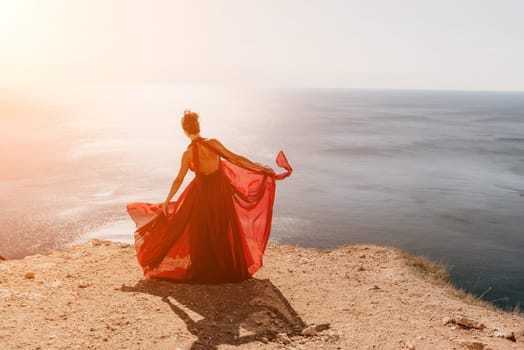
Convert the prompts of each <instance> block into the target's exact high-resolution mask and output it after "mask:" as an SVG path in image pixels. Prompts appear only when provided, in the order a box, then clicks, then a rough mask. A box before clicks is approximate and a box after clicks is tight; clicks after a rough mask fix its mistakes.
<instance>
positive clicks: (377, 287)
mask: <svg viewBox="0 0 524 350" xmlns="http://www.w3.org/2000/svg"><path fill="white" fill-rule="evenodd" d="M369 290H380V287H379V286H377V285H376V284H375V285H373V287H370V288H369Z"/></svg>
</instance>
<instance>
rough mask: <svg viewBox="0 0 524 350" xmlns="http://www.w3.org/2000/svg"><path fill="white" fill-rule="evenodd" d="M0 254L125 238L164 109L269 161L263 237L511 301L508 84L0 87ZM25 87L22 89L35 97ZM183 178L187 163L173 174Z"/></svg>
mask: <svg viewBox="0 0 524 350" xmlns="http://www.w3.org/2000/svg"><path fill="white" fill-rule="evenodd" d="M0 93H1V94H2V96H1V97H0V118H1V122H2V128H1V129H0V136H1V139H0V162H1V163H0V164H1V172H0V191H1V194H2V195H1V197H0V207H1V208H2V210H1V211H0V222H1V223H2V228H3V230H2V231H1V232H0V241H1V242H2V248H1V250H0V254H1V255H4V256H6V257H8V258H18V257H22V256H25V255H28V254H34V253H39V252H40V253H41V252H45V251H47V250H49V249H56V248H62V247H66V246H68V245H71V244H74V243H76V242H81V241H85V240H87V239H89V238H92V237H99V238H104V239H112V240H117V241H124V242H132V239H133V231H134V227H133V225H132V222H131V220H130V219H128V217H127V214H126V212H125V204H126V203H128V202H132V201H148V202H161V201H163V199H164V198H165V196H166V194H167V192H168V190H169V186H170V184H171V181H172V180H173V178H174V176H175V175H176V172H177V170H178V165H179V161H180V155H181V153H182V151H183V150H184V149H185V147H186V146H187V144H188V141H187V139H186V138H185V137H184V135H183V133H182V131H181V130H180V126H179V120H180V115H181V113H182V111H183V110H184V109H186V108H191V109H194V110H195V111H197V112H199V113H200V114H201V123H202V134H203V136H206V137H217V138H219V139H220V140H221V141H222V143H224V144H225V145H226V146H227V147H229V148H230V149H232V150H233V151H235V152H237V153H240V154H244V155H246V156H248V157H249V158H251V159H253V160H255V161H260V162H263V163H268V164H273V160H274V157H275V156H276V154H277V152H278V151H279V150H280V149H283V150H284V151H285V152H286V154H287V157H288V159H289V161H290V162H291V164H292V166H293V167H294V170H295V172H294V174H293V175H292V177H291V178H288V179H286V180H285V181H282V182H279V184H278V188H277V198H276V203H275V213H274V223H273V229H272V233H271V239H272V240H274V241H278V242H282V243H291V244H298V245H302V246H307V247H317V248H330V247H336V246H339V245H344V244H352V243H361V242H370V243H379V244H388V245H393V246H396V247H399V248H402V249H405V250H407V251H408V252H410V253H414V254H423V255H425V256H428V257H430V258H431V259H434V260H436V261H439V262H442V263H445V264H447V265H449V266H450V269H451V277H452V281H453V282H454V283H455V284H457V285H458V286H460V287H462V288H465V289H466V290H468V291H471V292H473V293H477V294H480V293H482V292H484V291H486V290H487V289H488V288H489V287H491V288H492V289H491V290H490V291H489V292H487V293H486V294H485V296H484V299H486V300H490V301H495V302H496V303H498V304H499V305H500V306H502V307H512V306H515V305H517V304H522V303H523V302H524V93H502V92H499V93H494V92H491V93H490V92H444V91H400V90H344V89H287V90H284V89H282V90H277V89H274V90H269V89H233V88H219V87H185V88H181V87H176V86H169V85H156V86H152V85H147V86H144V85H142V86H138V85H135V86H104V87H96V88H93V87H91V88H84V89H83V90H74V91H68V93H64V92H61V93H54V94H53V93H50V92H47V93H46V94H43V93H42V91H30V93H27V92H24V93H21V92H16V93H13V92H12V91H9V93H8V92H7V91H2V92H0ZM35 96H38V98H36V97H35ZM189 180H190V178H189V177H188V178H187V179H186V183H187V182H188V181H189Z"/></svg>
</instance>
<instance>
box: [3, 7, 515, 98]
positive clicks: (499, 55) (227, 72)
mask: <svg viewBox="0 0 524 350" xmlns="http://www.w3.org/2000/svg"><path fill="white" fill-rule="evenodd" d="M523 16H524V1H522V0H515V1H510V0H493V1H488V0H435V1H428V0H427V1H424V0H366V1H364V0H362V1H351V0H345V1H335V0H322V1H320V0H319V1H308V0H302V1H289V0H275V1H273V0H260V1H254V0H242V1H241V0H239V1H219V0H209V1H194V0H193V1H184V2H183V1H155V0H149V1H146V0H144V1H131V0H118V1H116V0H111V1H110V0H101V1H97V0H86V1H79V0H62V1H57V0H41V1H39V0H34V1H25V0H0V79H1V80H3V82H4V83H5V82H7V83H10V82H20V81H22V82H27V81H51V80H56V81H66V82H67V81H76V82H83V81H88V82H90V81H102V82H104V81H108V82H161V83H196V84H233V85H246V84H247V85H264V86H267V85H269V86H281V85H285V86H309V87H316V86H318V87H363V88H373V87H376V88H429V89H482V90H524V63H523V62H524V20H523ZM0 83H2V81H0Z"/></svg>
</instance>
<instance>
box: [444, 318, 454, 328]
mask: <svg viewBox="0 0 524 350" xmlns="http://www.w3.org/2000/svg"><path fill="white" fill-rule="evenodd" d="M450 323H455V320H454V319H452V318H451V317H444V319H443V320H442V325H443V326H447V325H448V324H450Z"/></svg>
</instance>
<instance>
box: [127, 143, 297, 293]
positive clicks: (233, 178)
mask: <svg viewBox="0 0 524 350" xmlns="http://www.w3.org/2000/svg"><path fill="white" fill-rule="evenodd" d="M195 142H199V143H200V144H202V145H204V146H205V147H208V148H209V149H212V148H211V146H209V145H208V144H207V143H206V142H205V140H204V139H202V138H200V139H197V140H194V141H193V142H192V144H191V145H190V146H189V147H191V146H192V145H193V144H194V143H195ZM189 147H188V148H189ZM192 149H193V161H194V164H192V166H191V167H190V168H191V170H192V171H194V172H195V178H194V179H193V180H192V181H191V182H190V183H189V184H188V186H187V187H186V188H185V189H184V191H183V192H182V194H181V195H180V196H179V198H178V200H177V201H172V202H170V203H169V206H168V215H167V216H165V215H164V214H163V213H162V203H154V204H152V203H144V202H135V203H130V204H128V205H127V211H128V213H129V215H130V216H131V218H132V219H133V221H134V222H135V224H136V227H137V230H136V231H135V248H136V253H137V259H138V262H139V264H140V265H141V266H142V269H143V270H144V276H145V277H146V278H167V279H172V280H180V281H194V282H200V283H222V282H236V281H242V280H245V279H247V278H249V277H250V276H252V275H253V274H254V273H255V272H256V271H257V270H258V269H259V268H260V267H261V266H262V258H263V255H264V251H265V249H266V245H267V242H268V239H269V234H270V230H271V220H272V214H273V202H274V199H275V184H276V181H277V180H281V179H283V178H285V177H287V176H289V175H291V172H292V168H291V166H290V165H289V163H288V161H287V159H286V157H285V155H284V153H283V152H282V151H280V152H279V153H278V155H277V158H276V163H277V165H278V166H280V167H282V168H284V169H285V170H286V171H285V172H283V173H280V174H275V175H273V176H269V175H267V174H264V173H262V172H260V171H256V170H252V169H248V168H244V167H242V166H240V165H239V164H235V163H233V162H231V161H228V160H225V159H221V160H220V166H219V169H218V170H217V171H215V172H213V173H211V174H208V175H206V174H203V173H200V172H199V171H198V169H199V167H198V153H199V152H198V147H192ZM213 151H215V150H214V149H213ZM215 152H216V151H215Z"/></svg>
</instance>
